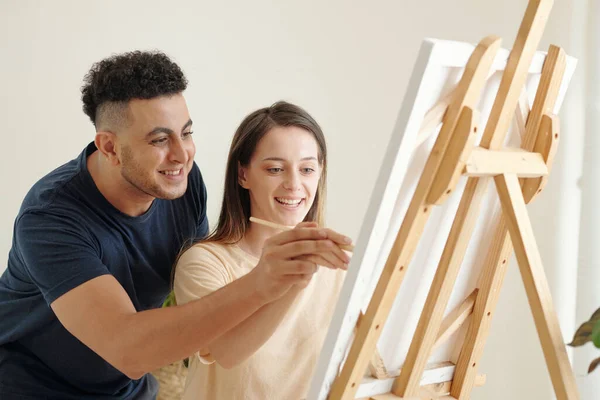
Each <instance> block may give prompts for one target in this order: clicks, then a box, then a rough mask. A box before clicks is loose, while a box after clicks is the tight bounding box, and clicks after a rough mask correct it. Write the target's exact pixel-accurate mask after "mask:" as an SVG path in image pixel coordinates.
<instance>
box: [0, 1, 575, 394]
mask: <svg viewBox="0 0 600 400" xmlns="http://www.w3.org/2000/svg"><path fill="white" fill-rule="evenodd" d="M283 3H285V4H283ZM526 3H527V2H526V1H525V0H503V1H493V2H492V1H480V0H454V1H444V0H437V1H435V0H420V1H414V0H402V1H399V0H388V1H370V2H357V1H353V2H349V1H328V2H318V1H312V0H311V1H308V0H303V1H293V2H292V1H287V2H281V1H280V2H277V1H271V2H269V1H265V0H255V1H252V2H247V1H236V2H221V3H217V2H200V1H194V0H190V1H170V2H164V1H154V0H153V1H148V0H145V1H106V0H105V1H102V2H92V1H66V0H62V1H58V0H55V1H52V2H48V1H41V0H40V1H32V0H28V1H25V0H3V1H2V2H0V48H1V49H2V56H1V57H2V62H1V63H0V88H1V90H0V115H1V119H2V128H3V131H4V132H3V137H4V139H3V142H2V144H3V146H2V147H3V150H4V151H3V156H2V157H0V170H1V171H2V175H1V176H2V183H3V185H2V186H3V188H2V195H1V196H0V226H2V229H0V272H1V271H2V270H3V269H4V268H5V260H6V255H7V253H8V250H9V247H10V243H11V237H12V224H13V221H14V218H15V216H16V214H17V211H18V208H19V205H20V202H21V200H22V198H23V196H24V195H25V193H26V192H27V190H28V189H29V187H30V186H31V185H32V184H33V183H34V182H35V181H36V180H37V179H39V178H40V177H41V176H43V175H44V174H45V173H47V172H48V171H50V170H51V169H53V168H55V167H56V166H58V165H60V164H62V163H64V162H66V161H67V160H70V159H72V158H74V157H75V156H76V155H77V154H78V153H79V152H80V151H81V149H82V148H83V147H84V146H85V145H86V144H87V143H88V142H89V141H91V140H92V139H93V136H94V130H93V127H92V125H91V123H90V122H89V121H88V120H87V117H86V116H85V115H84V114H83V112H82V111H81V102H80V92H79V88H80V86H81V82H82V78H83V75H84V74H85V73H86V71H87V70H88V69H89V67H90V66H91V64H92V63H93V62H95V61H97V60H99V59H101V58H103V57H105V56H108V55H110V54H111V53H115V52H121V51H126V50H131V49H151V48H157V49H161V50H163V51H165V52H166V53H168V54H169V55H171V56H172V57H173V58H174V59H175V60H176V61H177V62H178V63H179V64H180V65H181V67H182V68H183V69H184V71H185V72H186V74H187V76H188V78H189V80H190V86H189V89H188V91H187V93H186V97H187V100H188V105H189V107H190V112H191V115H192V118H193V119H194V127H195V129H194V130H195V132H196V133H195V140H196V145H197V148H198V152H197V156H196V161H197V162H198V164H199V165H200V167H201V169H202V171H203V174H204V177H205V179H206V184H207V186H208V190H209V217H210V218H211V220H212V221H213V222H214V221H215V220H216V216H217V212H218V206H219V203H220V196H221V185H222V179H223V174H224V165H225V157H226V154H227V150H228V145H229V141H230V138H231V136H232V134H233V131H234V129H235V127H236V126H237V124H238V123H239V122H240V120H241V119H242V118H243V117H244V116H245V115H246V114H247V113H248V112H250V111H252V110H254V109H255V108H258V107H262V106H265V105H268V104H270V103H272V102H274V101H276V100H278V99H287V100H289V101H292V102H296V103H298V104H300V105H302V106H304V107H305V108H306V109H307V110H308V111H309V112H311V113H312V114H313V115H314V116H315V117H316V119H317V120H318V121H319V122H320V123H321V124H322V126H323V128H324V130H325V133H326V137H327V140H328V145H329V151H330V175H329V202H328V221H329V225H330V226H331V227H332V228H335V229H337V230H339V231H342V232H345V233H347V234H349V235H351V236H353V237H356V236H357V234H358V230H359V228H360V224H361V220H362V216H363V215H364V212H365V210H366V206H367V204H368V200H369V193H370V191H371V189H372V186H373V184H374V181H375V178H376V176H377V173H378V169H379V163H380V161H381V159H382V156H383V154H384V147H385V146H386V144H387V141H388V139H389V135H390V133H391V129H392V126H393V124H394V122H395V119H396V113H397V112H398V110H399V108H400V103H401V100H402V98H403V94H404V90H405V88H406V86H407V83H408V82H407V81H408V78H409V76H410V72H411V69H412V65H413V62H414V60H415V56H416V54H417V51H418V49H419V46H420V42H421V39H422V38H423V37H438V38H444V39H454V40H464V41H470V42H477V41H478V40H480V39H481V38H483V37H484V36H486V35H488V34H496V35H498V36H501V37H503V38H504V42H503V44H504V46H506V47H511V46H512V42H513V40H514V37H515V36H516V32H517V29H518V26H519V23H520V21H521V18H522V16H523V13H524V11H525V7H526ZM572 13H573V5H572V4H571V2H570V1H566V0H557V1H556V4H555V5H554V10H553V13H552V14H551V18H550V20H549V23H548V27H547V30H546V34H545V35H544V38H543V40H542V46H541V48H543V49H546V48H547V46H548V44H549V43H554V44H557V45H560V46H563V47H565V48H566V50H567V52H568V53H570V54H572V55H575V56H580V54H577V52H579V51H582V50H581V49H580V48H577V49H574V50H573V51H571V48H570V46H571V47H577V46H576V45H574V44H573V43H574V40H575V39H574V37H575V36H574V33H573V32H577V28H579V27H578V26H574V23H573V22H572V19H571V15H572ZM580 79H581V77H580V76H579V75H577V74H576V76H575V78H574V81H573V83H574V85H577V84H578V82H580ZM573 97H574V95H572V94H569V97H568V99H567V103H565V108H564V109H563V111H565V110H569V101H573V102H576V101H577V99H574V100H570V99H572V98H573ZM574 112H576V111H574ZM574 115H575V114H574ZM562 117H563V120H564V119H568V117H565V115H564V113H563V116H562ZM573 118H577V116H574V117H573ZM563 129H564V128H563ZM568 134H569V135H574V136H577V135H579V134H580V132H569V133H568ZM563 140H565V139H564V136H563ZM560 151H562V150H559V152H560ZM561 154H562V153H561ZM561 154H559V160H560V159H561V157H563V156H561ZM551 182H552V181H551ZM551 191H552V189H551V188H549V189H548V192H550V193H546V196H543V197H542V198H541V199H540V200H539V204H538V205H536V207H534V208H533V210H532V211H533V212H534V214H535V217H534V220H533V223H534V228H535V230H536V233H537V234H538V240H539V243H540V247H541V248H542V250H547V251H548V253H550V250H551V247H552V246H553V243H554V242H553V238H552V237H551V236H550V235H552V233H551V232H549V231H550V230H549V229H548V227H547V224H548V218H545V219H544V218H542V217H541V212H542V211H545V209H546V208H548V207H549V206H552V205H553V204H554V203H551V197H552V195H551ZM574 251H575V252H576V251H577V249H574ZM544 261H545V262H548V264H549V266H548V270H549V272H548V274H549V279H550V283H551V285H552V287H553V291H554V293H559V296H561V299H560V304H563V303H565V302H567V303H569V302H571V301H572V296H569V292H568V291H567V292H566V293H567V294H566V295H564V296H563V295H562V294H560V293H561V292H560V290H559V289H557V288H559V287H560V285H559V280H560V279H559V275H558V274H557V273H555V272H554V271H555V270H557V266H556V265H555V263H553V261H552V257H550V256H544ZM564 268H565V267H563V269H564ZM573 271H574V270H573ZM571 286H572V285H571ZM571 286H569V287H571ZM571 294H572V293H571ZM569 304H570V303H569ZM559 308H560V307H559ZM559 311H560V310H559ZM563 315H564V317H563ZM561 317H562V318H563V320H564V321H563V322H564V324H566V327H565V325H563V328H564V329H565V330H566V332H571V329H572V325H573V323H574V322H573V321H572V315H571V314H570V313H569V311H568V310H565V311H564V312H562V313H561ZM569 335H570V333H569ZM481 365H482V367H481V369H482V372H485V373H487V374H488V382H487V384H486V386H485V387H483V388H479V389H476V391H475V392H474V396H473V398H474V399H488V400H493V399H507V398H510V399H532V398H535V399H547V398H551V396H552V395H551V393H552V391H551V386H550V381H549V378H548V375H547V372H546V370H545V367H544V360H543V356H542V353H541V350H540V346H539V344H538V340H537V336H536V334H535V327H534V325H533V323H532V319H531V313H530V311H529V308H528V305H527V299H526V297H525V294H524V290H523V288H522V283H521V280H520V276H519V274H518V272H517V268H516V266H515V265H513V267H512V268H511V270H510V272H509V274H508V276H507V283H506V285H505V287H504V289H503V291H502V295H501V299H500V304H499V307H498V311H497V314H496V318H495V321H494V324H493V327H492V333H491V336H490V340H489V345H488V346H487V348H486V352H485V356H484V359H483V362H482V364H481ZM578 372H579V371H578Z"/></svg>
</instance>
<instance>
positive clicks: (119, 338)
mask: <svg viewBox="0 0 600 400" xmlns="http://www.w3.org/2000/svg"><path fill="white" fill-rule="evenodd" d="M330 235H331V236H330ZM340 236H341V235H339V234H336V233H330V232H328V231H327V230H322V229H293V230H291V231H288V232H284V233H281V234H279V235H277V236H275V237H273V239H272V242H273V243H274V244H277V246H275V247H269V249H270V250H269V251H268V252H266V254H263V258H262V259H261V262H260V263H259V265H257V267H256V268H254V269H253V270H252V271H251V272H250V273H248V274H247V275H245V276H244V277H242V278H240V279H238V280H236V281H234V282H232V283H230V284H228V285H227V286H225V287H223V288H221V289H219V290H217V291H216V292H214V293H211V294H210V295H208V296H205V297H203V298H201V299H199V300H195V301H193V302H190V303H188V304H184V305H181V306H177V307H168V308H163V309H156V310H149V311H142V312H136V310H135V308H134V306H133V304H132V303H131V300H130V299H129V296H128V295H127V293H126V292H125V290H124V289H123V288H122V286H121V285H120V284H119V283H118V282H117V281H116V279H115V278H114V277H113V276H111V275H102V276H99V277H96V278H93V279H91V280H89V281H86V282H85V283H83V284H81V285H79V286H77V287H75V288H74V289H72V290H70V291H68V292H66V293H65V294H63V295H62V296H60V297H58V298H57V299H56V300H55V301H53V302H52V303H51V307H52V309H53V311H54V313H55V314H56V316H57V318H58V319H59V321H60V322H61V323H62V324H63V325H64V326H65V328H66V329H67V330H68V331H69V332H70V333H71V334H72V335H73V336H75V337H76V338H77V339H79V340H80V341H81V342H82V343H84V344H85V345H87V346H88V347H90V348H91V349H92V350H93V351H95V352H96V353H97V354H98V355H100V356H101V357H102V358H104V359H105V360H106V361H107V362H109V363H110V364H111V365H113V366H114V367H115V368H117V369H119V370H120V371H121V372H123V373H124V374H126V375H127V376H129V377H130V378H132V379H137V378H140V377H141V376H143V375H144V374H145V373H147V372H150V371H152V370H154V369H156V368H158V367H161V366H163V365H167V364H169V363H171V362H173V361H177V360H180V359H182V358H185V357H188V356H189V355H191V354H193V353H195V352H197V351H199V350H201V349H202V348H207V347H209V345H210V344H211V342H212V341H214V340H215V339H216V338H218V337H219V336H221V335H223V334H224V333H225V332H227V331H228V330H230V329H232V328H233V327H234V326H236V325H238V324H240V323H241V322H242V321H244V320H245V319H247V318H248V317H249V316H251V315H252V314H253V313H255V312H256V311H257V310H258V309H259V308H260V307H262V306H263V305H265V304H267V303H268V302H271V301H274V300H277V299H279V298H280V297H282V296H284V295H285V294H286V293H287V292H288V291H289V289H290V287H292V286H293V285H296V284H306V283H307V282H308V281H309V280H310V277H311V276H312V274H313V273H314V272H315V268H316V267H315V264H314V263H312V262H308V261H301V260H294V258H295V257H300V256H302V255H305V254H326V253H329V252H331V251H332V250H333V249H335V250H337V251H338V252H339V251H340V250H339V248H338V247H337V246H336V245H335V244H333V242H332V241H331V239H333V240H335V241H336V242H338V243H342V242H341V240H340V238H339V237H340ZM328 239H329V240H328ZM339 264H340V265H342V263H341V262H339Z"/></svg>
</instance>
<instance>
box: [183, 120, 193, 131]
mask: <svg viewBox="0 0 600 400" xmlns="http://www.w3.org/2000/svg"><path fill="white" fill-rule="evenodd" d="M190 126H192V119H191V118H190V119H189V120H188V122H186V123H185V125H183V128H181V132H183V131H185V129H186V128H189V127H190Z"/></svg>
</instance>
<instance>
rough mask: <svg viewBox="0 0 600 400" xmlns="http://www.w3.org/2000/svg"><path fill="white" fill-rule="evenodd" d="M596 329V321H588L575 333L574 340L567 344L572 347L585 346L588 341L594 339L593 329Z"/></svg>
mask: <svg viewBox="0 0 600 400" xmlns="http://www.w3.org/2000/svg"><path fill="white" fill-rule="evenodd" d="M593 329H594V323H593V322H590V321H587V322H584V323H583V324H581V326H580V327H579V329H577V332H575V335H574V336H573V340H572V341H571V343H569V344H568V345H567V346H571V347H579V346H583V345H584V344H586V343H587V342H590V341H591V340H592V331H593Z"/></svg>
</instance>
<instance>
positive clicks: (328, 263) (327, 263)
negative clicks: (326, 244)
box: [295, 253, 348, 270]
mask: <svg viewBox="0 0 600 400" xmlns="http://www.w3.org/2000/svg"><path fill="white" fill-rule="evenodd" d="M295 260H304V261H310V262H313V263H315V264H317V265H318V266H320V267H326V268H330V269H338V268H341V269H343V270H346V269H348V265H347V264H344V265H343V266H341V267H338V260H337V259H336V258H335V257H334V256H333V255H331V254H327V253H324V254H307V255H303V256H300V257H296V258H295Z"/></svg>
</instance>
